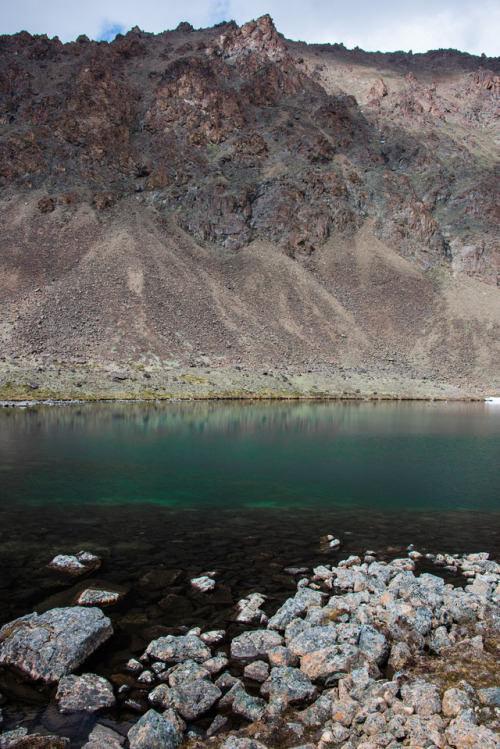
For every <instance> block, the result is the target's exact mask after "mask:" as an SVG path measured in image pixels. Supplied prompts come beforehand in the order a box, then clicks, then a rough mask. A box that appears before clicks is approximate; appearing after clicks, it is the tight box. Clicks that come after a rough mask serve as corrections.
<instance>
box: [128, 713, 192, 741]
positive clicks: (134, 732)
mask: <svg viewBox="0 0 500 749" xmlns="http://www.w3.org/2000/svg"><path fill="white" fill-rule="evenodd" d="M128 740H129V743H130V749H176V747H177V746H178V744H180V741H181V736H180V734H179V731H178V730H177V727H176V726H175V724H174V723H173V722H172V721H171V720H168V719H167V718H164V717H163V716H162V715H159V714H158V713H157V712H156V710H148V712H147V713H146V714H145V715H143V716H142V718H139V720H138V721H137V723H136V724H135V726H132V728H131V729H130V731H129V732H128Z"/></svg>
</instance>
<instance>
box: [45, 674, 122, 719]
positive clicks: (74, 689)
mask: <svg viewBox="0 0 500 749" xmlns="http://www.w3.org/2000/svg"><path fill="white" fill-rule="evenodd" d="M56 700H57V703H58V705H59V710H60V711H61V712H62V713H76V712H79V711H80V710H84V711H85V712H87V713H94V712H95V711H96V710H100V709H101V708H102V707H111V706H112V705H114V704H115V696H114V694H113V687H112V686H111V684H110V683H109V681H107V680H106V679H104V678H103V677H102V676H96V674H82V675H81V676H71V675H70V676H63V677H62V679H61V681H60V682H59V687H58V690H57V694H56Z"/></svg>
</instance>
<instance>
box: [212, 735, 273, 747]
mask: <svg viewBox="0 0 500 749" xmlns="http://www.w3.org/2000/svg"><path fill="white" fill-rule="evenodd" d="M220 749H267V746H266V745H265V744H262V743H261V742H260V741H256V740H255V739H244V738H240V737H239V736H230V737H229V738H228V739H226V740H225V741H224V743H223V744H221V745H220Z"/></svg>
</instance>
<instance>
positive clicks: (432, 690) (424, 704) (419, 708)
mask: <svg viewBox="0 0 500 749" xmlns="http://www.w3.org/2000/svg"><path fill="white" fill-rule="evenodd" d="M401 696H402V698H403V702H405V703H406V704H407V705H409V706H410V707H412V708H413V709H414V710H415V712H416V713H417V715H421V716H429V715H433V714H434V713H440V712H441V698H440V697H439V689H438V688H437V686H436V685H435V684H429V683H428V682H427V681H424V680H423V679H418V680H417V681H414V682H412V683H411V684H403V686H402V687H401Z"/></svg>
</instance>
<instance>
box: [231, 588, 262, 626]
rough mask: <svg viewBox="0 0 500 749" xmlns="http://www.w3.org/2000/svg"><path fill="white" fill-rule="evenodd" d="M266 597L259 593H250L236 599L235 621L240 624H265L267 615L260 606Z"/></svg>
mask: <svg viewBox="0 0 500 749" xmlns="http://www.w3.org/2000/svg"><path fill="white" fill-rule="evenodd" d="M266 598H267V596H264V595H262V594H261V593H252V594H251V595H249V596H247V597H246V598H242V599H241V601H238V603H237V604H236V607H237V608H238V614H237V615H236V621H237V622H239V623H240V624H267V615H266V614H265V613H264V611H262V610H261V608H260V607H261V606H262V604H263V603H264V602H265V601H266Z"/></svg>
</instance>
